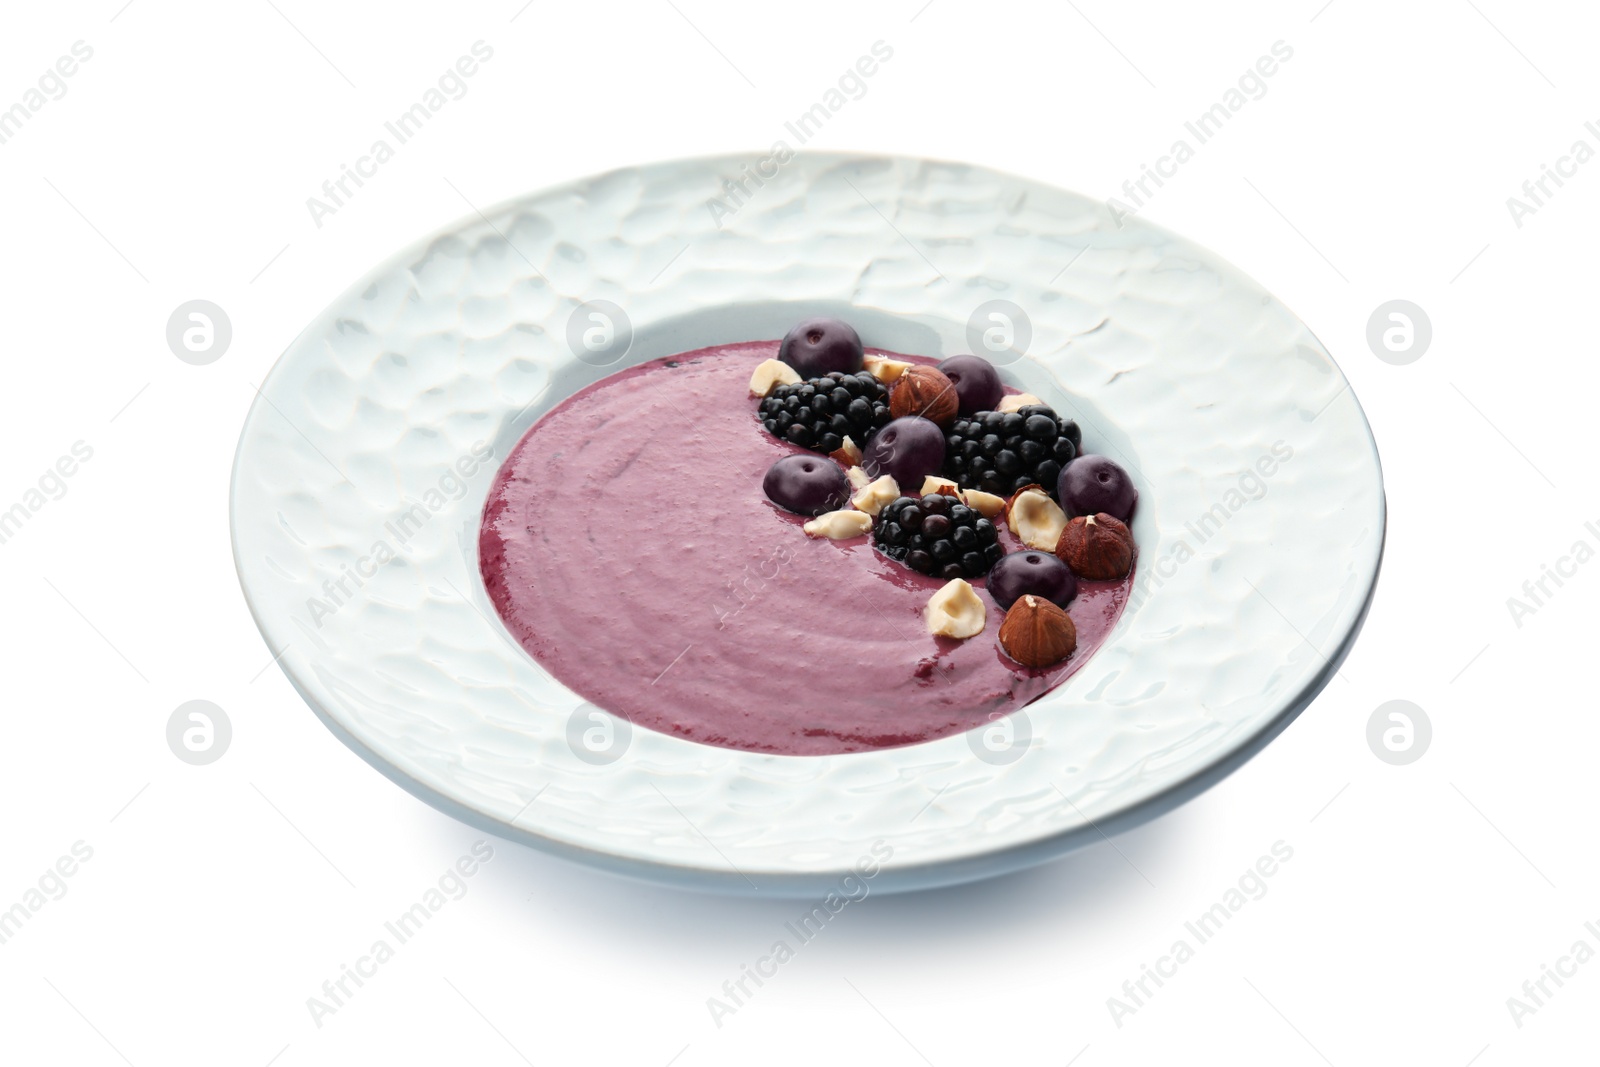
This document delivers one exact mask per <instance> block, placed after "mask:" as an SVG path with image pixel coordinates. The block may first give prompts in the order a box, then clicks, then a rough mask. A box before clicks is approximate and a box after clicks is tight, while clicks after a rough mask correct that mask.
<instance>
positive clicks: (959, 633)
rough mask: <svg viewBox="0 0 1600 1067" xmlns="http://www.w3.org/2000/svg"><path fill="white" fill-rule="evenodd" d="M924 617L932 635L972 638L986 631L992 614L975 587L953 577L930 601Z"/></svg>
mask: <svg viewBox="0 0 1600 1067" xmlns="http://www.w3.org/2000/svg"><path fill="white" fill-rule="evenodd" d="M923 617H924V618H925V619H926V620H927V623H928V632H929V633H931V634H934V635H936V636H939V637H957V638H968V637H973V636H975V635H977V634H980V633H982V632H983V624H984V623H985V622H986V621H987V620H988V618H989V612H988V609H987V608H985V607H984V606H983V601H981V600H979V599H978V594H977V591H976V590H974V589H973V588H972V586H970V585H968V584H967V583H966V582H965V581H964V580H962V579H960V578H953V579H951V580H950V581H949V582H948V583H946V584H945V585H944V586H943V587H942V588H940V590H939V591H938V592H937V593H935V594H933V596H932V597H931V598H930V599H929V600H928V607H927V610H926V611H925V612H924V613H923Z"/></svg>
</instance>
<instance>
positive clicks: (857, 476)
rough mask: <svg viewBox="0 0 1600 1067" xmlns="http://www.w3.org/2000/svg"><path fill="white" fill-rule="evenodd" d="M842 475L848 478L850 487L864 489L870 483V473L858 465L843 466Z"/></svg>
mask: <svg viewBox="0 0 1600 1067" xmlns="http://www.w3.org/2000/svg"><path fill="white" fill-rule="evenodd" d="M844 476H845V477H846V478H848V479H849V480H850V487H851V488H852V489H865V488H866V487H867V486H869V485H871V484H872V475H870V474H868V473H867V472H866V471H864V470H862V469H861V468H860V467H847V468H845V472H844Z"/></svg>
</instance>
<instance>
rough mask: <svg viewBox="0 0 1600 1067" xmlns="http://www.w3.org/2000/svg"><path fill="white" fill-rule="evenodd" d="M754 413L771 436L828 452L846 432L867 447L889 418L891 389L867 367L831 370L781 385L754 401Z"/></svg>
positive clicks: (847, 435) (841, 441) (845, 435)
mask: <svg viewBox="0 0 1600 1067" xmlns="http://www.w3.org/2000/svg"><path fill="white" fill-rule="evenodd" d="M756 418H758V419H760V420H761V425H762V426H764V427H766V430H767V432H768V433H770V434H771V435H772V436H774V437H781V438H782V439H783V440H785V441H790V442H792V443H794V444H797V445H799V446H800V447H801V448H809V449H811V450H812V451H813V452H821V453H823V454H824V455H826V454H827V453H829V452H832V451H834V450H835V449H837V448H838V447H839V446H840V445H842V444H844V439H845V438H846V437H848V438H850V440H852V441H854V442H855V443H856V446H857V447H858V448H865V447H866V444H867V441H868V440H870V439H871V437H872V435H873V434H875V433H877V432H878V430H879V429H881V428H882V427H883V425H884V424H885V423H887V422H888V421H889V390H888V389H886V388H884V385H883V383H882V382H880V381H878V379H876V378H874V377H873V376H872V375H871V374H870V373H868V372H867V371H861V372H859V373H857V374H844V373H842V372H840V371H834V372H833V373H832V374H828V375H825V376H824V377H821V378H811V379H809V380H807V381H803V382H798V383H796V384H794V385H780V386H778V387H777V388H776V389H774V390H773V391H772V392H771V393H769V394H767V396H766V398H765V399H764V400H762V401H761V403H760V404H758V405H757V406H756Z"/></svg>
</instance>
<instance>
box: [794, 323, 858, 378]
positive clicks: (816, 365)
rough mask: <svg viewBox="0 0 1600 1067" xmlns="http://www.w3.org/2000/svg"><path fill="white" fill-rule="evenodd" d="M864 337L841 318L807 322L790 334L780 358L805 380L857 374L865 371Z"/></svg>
mask: <svg viewBox="0 0 1600 1067" xmlns="http://www.w3.org/2000/svg"><path fill="white" fill-rule="evenodd" d="M861 356H862V352H861V337H860V335H858V334H857V333H856V331H855V330H854V329H853V328H852V327H851V326H850V324H849V323H845V322H840V321H839V320H838V319H828V318H815V319H806V320H805V321H804V322H802V323H800V324H799V325H797V326H796V327H795V328H794V329H792V330H790V331H789V334H788V336H787V337H785V338H784V339H783V344H781V345H779V346H778V358H779V359H781V360H782V361H783V362H785V363H787V364H789V366H791V367H793V368H794V369H795V370H796V371H798V372H799V374H800V377H802V378H819V377H822V376H823V375H827V374H830V373H833V372H840V373H841V374H855V373H856V372H857V371H859V370H861Z"/></svg>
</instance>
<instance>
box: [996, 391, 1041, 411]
mask: <svg viewBox="0 0 1600 1067" xmlns="http://www.w3.org/2000/svg"><path fill="white" fill-rule="evenodd" d="M1043 403H1044V401H1043V400H1040V399H1039V398H1038V397H1036V396H1034V395H1033V394H1032V393H1011V394H1008V395H1006V396H1003V397H1001V398H1000V406H999V407H997V408H995V410H996V411H999V412H1002V413H1004V414H1007V415H1009V414H1011V412H1013V411H1021V410H1022V409H1023V408H1025V407H1031V406H1033V405H1034V404H1043Z"/></svg>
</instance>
